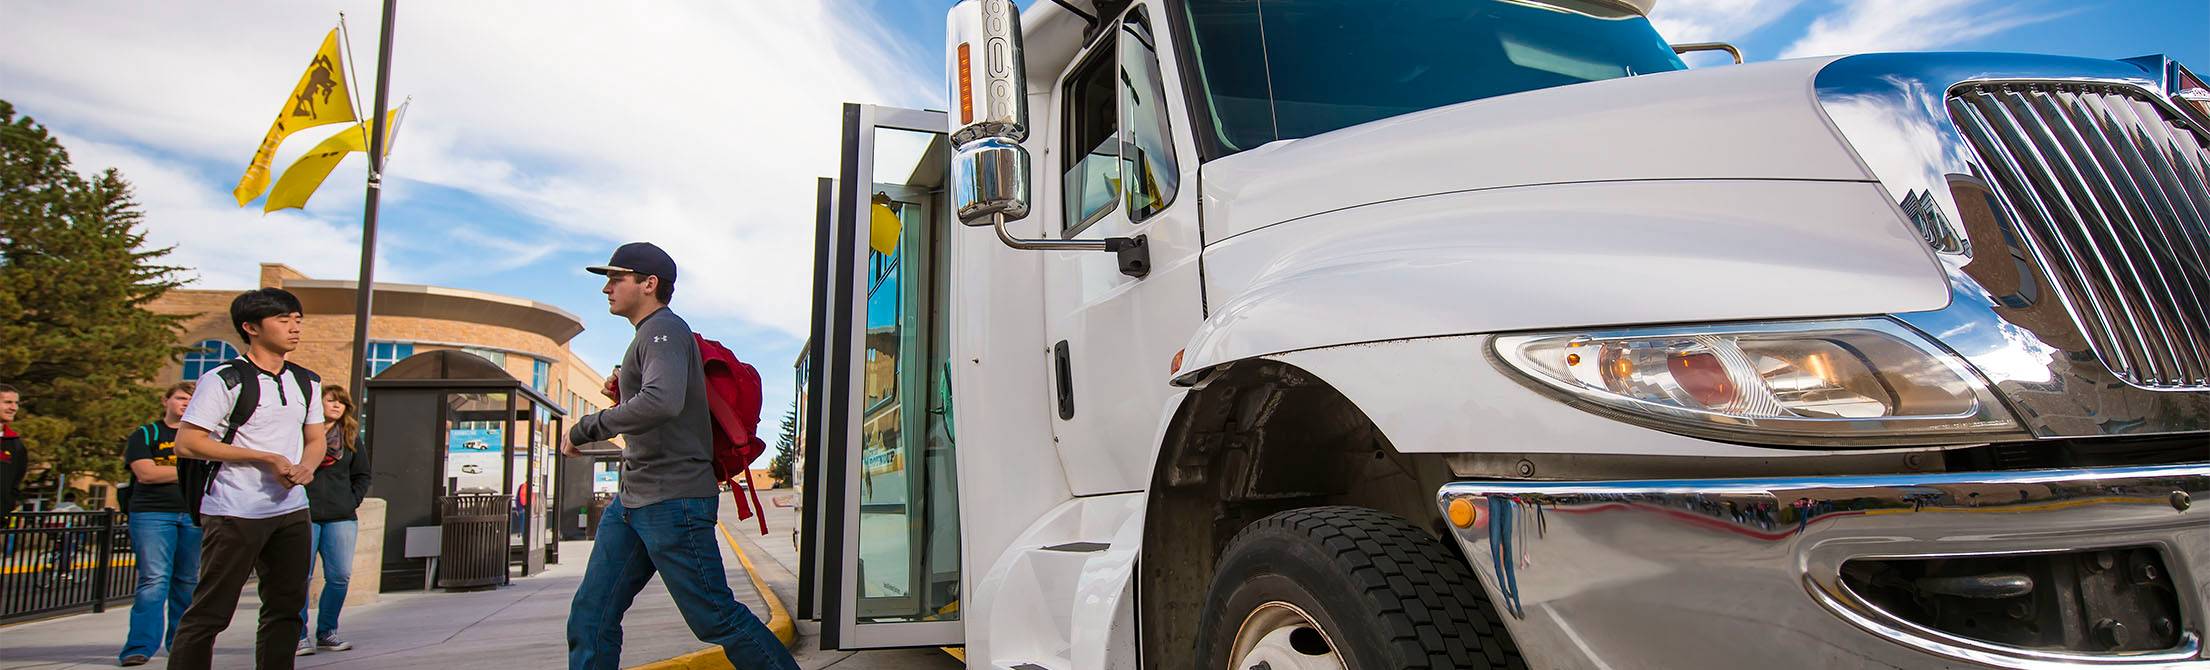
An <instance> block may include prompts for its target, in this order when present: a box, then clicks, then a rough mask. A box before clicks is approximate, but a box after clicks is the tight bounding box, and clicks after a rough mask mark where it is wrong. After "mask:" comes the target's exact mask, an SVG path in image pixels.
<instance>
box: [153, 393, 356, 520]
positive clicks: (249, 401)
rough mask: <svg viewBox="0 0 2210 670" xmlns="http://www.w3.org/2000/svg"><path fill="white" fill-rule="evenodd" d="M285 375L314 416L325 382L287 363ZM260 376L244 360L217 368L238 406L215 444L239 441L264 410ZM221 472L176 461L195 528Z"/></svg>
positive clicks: (208, 464) (212, 465)
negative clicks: (248, 423)
mask: <svg viewBox="0 0 2210 670" xmlns="http://www.w3.org/2000/svg"><path fill="white" fill-rule="evenodd" d="M284 372H289V373H292V381H295V382H298V383H299V397H301V398H304V399H305V400H303V401H302V402H305V403H307V411H308V412H314V411H315V400H316V398H315V397H314V390H315V382H318V381H321V380H322V378H321V377H317V376H315V373H313V372H309V371H308V370H307V368H303V367H299V366H298V365H297V364H294V363H292V362H291V361H285V362H284V370H283V372H279V373H277V374H278V375H282V374H283V373H284ZM259 374H261V371H260V369H258V368H256V367H255V366H254V365H253V362H252V361H248V360H246V359H244V358H234V359H231V360H229V361H225V362H224V363H223V364H222V365H220V366H217V367H216V368H215V376H216V377H218V378H220V379H222V382H223V387H224V388H232V389H237V390H238V402H237V404H235V405H232V406H231V407H230V420H229V426H230V427H228V428H225V429H223V434H222V437H219V438H216V440H215V441H217V442H221V443H223V444H230V441H231V440H232V439H236V438H237V437H238V429H239V428H240V427H243V426H245V425H246V421H248V420H250V419H252V418H253V410H254V409H256V408H259V407H260V406H261V380H259V379H257V378H256V377H255V375H259ZM307 416H310V417H312V416H314V415H313V414H308V415H307ZM222 468H223V464H222V461H206V460H200V459H197V458H185V457H182V456H178V457H177V459H176V477H177V483H178V484H181V485H182V486H181V490H183V492H184V507H185V509H188V510H191V512H192V524H193V525H199V522H200V502H201V501H204V500H206V499H207V491H208V489H211V488H214V486H215V473H216V472H217V471H220V470H222Z"/></svg>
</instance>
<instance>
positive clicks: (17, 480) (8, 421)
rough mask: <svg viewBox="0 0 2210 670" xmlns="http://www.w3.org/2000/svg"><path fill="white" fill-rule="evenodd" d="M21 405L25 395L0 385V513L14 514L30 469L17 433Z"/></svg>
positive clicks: (21, 438) (25, 452)
mask: <svg viewBox="0 0 2210 670" xmlns="http://www.w3.org/2000/svg"><path fill="white" fill-rule="evenodd" d="M22 405H23V394H22V393H20V392H17V391H16V390H15V387H13V386H9V385H7V384H0V514H6V513H9V512H13V511H15V498H16V489H17V487H19V486H22V485H23V472H24V471H26V470H29V469H30V468H31V454H30V451H29V450H26V449H24V448H23V436H21V435H17V434H15V413H16V411H17V410H19V409H21V408H22Z"/></svg>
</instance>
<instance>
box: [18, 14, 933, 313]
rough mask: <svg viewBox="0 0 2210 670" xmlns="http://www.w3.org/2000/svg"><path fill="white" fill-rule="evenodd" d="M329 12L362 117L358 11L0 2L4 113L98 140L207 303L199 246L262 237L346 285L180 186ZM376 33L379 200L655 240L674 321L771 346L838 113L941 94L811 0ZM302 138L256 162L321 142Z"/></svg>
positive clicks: (798, 309)
mask: <svg viewBox="0 0 2210 670" xmlns="http://www.w3.org/2000/svg"><path fill="white" fill-rule="evenodd" d="M339 9H344V10H347V11H348V14H349V16H350V17H351V23H352V32H353V35H352V41H353V48H354V53H355V54H356V55H358V56H359V57H360V58H361V59H362V62H359V63H356V64H355V68H356V70H357V71H358V74H359V76H360V77H361V79H360V80H359V81H358V82H357V83H356V84H355V90H356V94H357V95H359V96H360V97H361V100H360V105H361V106H362V107H363V108H364V109H365V108H367V106H368V105H369V104H371V102H370V100H369V95H370V93H371V90H372V84H371V82H372V81H373V80H374V76H375V73H374V72H372V71H371V70H372V69H373V65H374V62H373V56H374V53H375V47H376V44H375V40H376V23H377V9H376V6H375V4H374V3H372V2H365V1H360V0H354V1H348V2H337V3H329V4H320V5H317V6H316V7H314V8H307V7H304V6H302V5H301V4H299V3H291V2H259V3H226V4H220V5H204V4H197V3H182V4H179V3H156V2H130V3H117V2H82V3H11V4H10V5H9V6H8V11H7V14H8V20H7V21H5V22H0V82H6V88H7V91H6V92H5V95H6V96H8V97H9V99H10V100H11V101H13V102H15V103H17V106H18V109H19V112H20V113H24V114H30V115H33V116H36V117H39V118H41V119H42V120H44V121H46V122H48V123H49V124H50V125H55V126H57V127H62V128H67V129H71V130H72V131H80V132H79V133H78V134H79V135H89V136H96V137H99V138H101V139H103V140H112V143H110V144H107V145H103V146H101V147H100V148H98V149H90V150H89V151H90V152H91V154H93V155H84V154H85V153H86V151H88V150H86V149H80V147H79V145H81V144H85V142H84V141H83V140H82V139H73V140H71V141H72V144H71V145H70V146H71V148H72V149H73V150H76V151H78V153H79V154H80V156H81V157H80V159H79V163H80V164H82V165H87V166H90V165H116V166H118V167H121V168H123V170H124V171H125V173H126V176H127V177H128V178H130V179H131V180H132V181H134V182H136V183H137V184H138V185H139V188H140V192H141V195H142V197H143V199H144V201H145V205H146V211H147V214H148V220H149V222H151V223H152V224H153V225H155V226H156V227H157V228H159V229H160V230H162V231H165V232H163V233H162V234H163V235H173V236H174V237H171V238H158V239H169V240H172V241H174V242H176V243H178V244H179V245H180V246H179V251H178V255H177V256H176V258H177V259H178V260H180V261H184V262H191V263H194V264H195V265H198V266H199V267H201V268H202V271H201V274H202V275H204V276H205V277H206V278H207V281H208V282H209V283H215V282H217V281H218V280H221V281H224V282H227V281H229V278H228V277H227V275H229V274H232V273H233V272H232V271H231V270H230V268H239V269H241V270H244V271H247V272H250V270H249V269H247V268H250V267H251V262H250V261H244V262H242V263H241V261H240V260H238V259H235V258H231V257H229V256H228V255H226V254H228V253H229V252H225V251H222V250H219V249H210V248H207V247H210V246H221V245H224V244H227V243H229V242H228V240H231V239H235V238H231V237H229V236H228V235H227V234H226V233H228V232H234V231H255V234H257V235H258V234H261V233H263V232H268V233H270V234H275V233H274V232H273V231H274V229H279V228H284V227H285V226H294V227H297V228H299V230H286V232H284V234H282V235H279V237H280V238H281V239H282V240H283V244H284V245H285V246H286V249H285V253H288V254H293V255H287V256H280V257H278V259H281V260H285V261H286V262H293V263H295V264H298V265H302V266H304V267H302V269H305V270H308V271H309V273H310V274H316V275H318V276H332V277H344V276H350V275H351V274H352V271H351V266H352V264H355V263H357V262H358V260H357V257H356V256H355V255H354V254H355V252H354V249H355V247H354V246H352V245H354V244H357V242H355V241H354V240H357V238H356V237H354V236H353V234H352V233H351V226H350V225H343V224H327V223H322V222H319V221H318V220H317V219H315V218H313V217H311V216H300V215H298V214H297V213H292V214H275V215H270V216H268V217H266V218H264V217H262V216H261V215H260V214H259V212H257V211H254V209H246V210H237V209H234V208H229V207H228V197H229V196H228V193H227V187H228V186H229V184H227V183H225V184H222V187H223V188H220V189H214V188H209V186H208V184H207V183H206V180H205V179H204V178H199V179H195V178H194V177H193V173H192V171H191V170H190V169H188V168H185V167H183V165H184V164H185V162H186V161H190V162H201V163H214V164H232V163H234V164H236V165H238V166H239V167H241V168H242V167H243V165H244V163H245V160H246V158H248V155H249V153H250V151H251V150H252V148H253V146H254V145H255V144H256V143H257V142H258V141H259V139H260V137H261V135H262V133H263V132H264V131H265V130H266V129H267V124H268V122H269V121H270V119H271V118H272V115H273V113H274V112H275V111H276V109H277V107H278V106H279V104H280V103H281V102H282V99H283V95H284V92H285V91H286V90H287V89H288V87H289V86H291V85H292V84H293V83H294V82H295V81H297V78H298V76H299V70H300V69H301V68H302V67H303V66H304V65H305V63H306V60H307V59H308V57H309V55H310V54H311V53H312V50H313V48H314V46H315V44H316V42H317V41H318V40H319V39H320V38H321V35H322V33H323V32H324V31H326V30H328V26H329V25H330V24H331V23H332V22H333V19H334V18H335V17H334V14H335V13H336V10H339ZM396 33H397V40H396V42H395V54H396V63H395V64H394V66H393V71H392V74H393V77H392V90H393V93H394V99H393V100H392V101H391V104H392V105H397V104H398V102H399V100H398V99H397V98H399V97H404V96H412V97H413V100H414V106H413V107H412V108H411V109H410V110H409V113H408V118H407V121H406V126H405V128H404V129H403V130H402V133H401V134H402V135H404V137H402V138H401V141H400V143H399V144H398V146H397V150H396V152H395V154H394V155H393V158H392V161H393V163H392V166H391V170H390V175H389V176H390V177H391V178H392V179H393V180H396V181H394V182H392V183H391V185H390V187H389V188H387V192H388V193H389V196H387V197H399V196H402V195H403V194H404V193H405V192H406V191H407V190H408V189H407V185H408V184H407V182H408V180H414V181H417V182H422V183H428V184H435V185H440V186H446V187H451V188H457V189H461V190H464V191H468V192H471V193H474V194H476V195H478V196H482V197H485V198H488V199H490V200H491V201H493V202H494V203H496V204H497V205H499V206H501V207H504V208H507V209H509V210H512V211H514V212H518V213H520V215H521V216H522V217H525V218H527V219H529V220H532V221H534V222H537V223H541V224H543V225H545V226H548V227H549V229H548V230H546V231H545V233H546V234H545V235H544V239H555V240H583V241H585V242H584V243H585V244H590V245H592V246H593V247H594V248H596V247H603V248H605V249H611V248H612V246H613V243H615V242H619V241H627V240H632V239H644V240H652V241H655V242H658V243H660V244H661V245H662V246H663V247H666V248H667V249H668V250H669V251H670V253H672V254H673V255H674V256H675V257H676V259H677V260H678V262H679V263H681V264H682V266H683V267H684V269H685V272H684V273H683V279H684V281H683V283H684V285H685V288H686V290H685V291H684V292H683V293H684V295H686V296H688V297H687V298H686V300H685V304H686V306H687V311H690V312H696V313H700V315H701V316H709V317H712V316H720V317H733V318H738V319H741V320H744V321H747V322H751V323H758V324H763V325H767V326H770V327H773V328H775V329H778V330H781V331H783V332H786V333H802V332H803V331H804V330H805V328H806V309H805V305H806V303H807V300H808V296H807V295H806V290H807V286H809V283H808V282H807V281H805V279H804V278H805V277H806V276H807V273H808V271H809V269H810V265H811V238H812V233H813V211H812V209H813V198H812V193H813V178H814V177H816V176H826V175H831V174H833V171H834V170H835V163H836V148H837V135H838V130H839V128H840V123H841V119H840V116H839V107H838V105H839V103H842V102H845V101H854V102H882V103H890V104H905V105H931V106H939V105H935V104H934V101H935V100H936V98H937V97H939V96H940V95H941V94H940V93H939V92H938V91H937V89H938V88H939V86H938V84H937V82H935V81H933V80H934V76H933V75H929V76H919V75H917V74H916V73H920V72H933V71H934V65H933V64H932V63H927V62H921V61H916V60H915V59H914V58H912V57H911V54H912V53H915V52H916V51H918V52H919V53H928V52H932V51H933V50H934V49H933V47H932V45H924V47H927V48H921V49H918V50H916V49H915V48H914V47H913V46H911V45H900V46H895V47H894V46H891V45H892V43H893V40H894V38H893V36H892V33H891V32H890V31H888V30H886V29H885V28H884V27H883V26H880V25H876V24H875V23H874V19H873V18H871V17H869V16H867V15H865V14H864V13H859V12H852V11H843V10H840V8H838V7H835V6H831V1H830V0H778V1H774V2H768V1H743V2H735V3H716V2H703V1H702V2H688V3H680V4H677V3H651V4H645V5H631V4H603V3H582V2H573V3H570V2H559V3H553V2H537V3H528V2H520V1H518V0H510V1H506V2H496V3H494V2H437V3H411V4H404V5H402V6H401V7H400V13H399V26H398V29H397V31H396ZM310 133H313V134H312V135H310ZM310 133H302V134H301V135H300V136H298V137H295V138H294V139H293V140H291V141H290V142H288V143H286V145H285V149H286V151H284V152H281V153H280V154H279V156H278V158H277V160H276V163H275V164H276V165H278V166H283V165H287V164H289V161H290V159H291V157H292V156H295V155H297V153H298V152H300V151H302V150H304V148H305V147H307V146H310V145H312V144H313V140H314V139H319V136H320V135H321V134H326V133H314V131H310ZM353 163H358V161H354V162H353ZM348 167H353V166H352V165H350V164H349V166H348ZM353 169H355V170H358V169H359V168H358V167H353ZM344 174H345V172H344V171H343V169H341V171H340V172H339V173H338V175H334V176H333V177H332V183H333V184H336V183H340V180H341V179H342V178H343V175H344ZM355 174H358V173H357V172H356V173H355ZM321 197H323V198H330V197H333V196H332V195H331V194H330V193H327V192H326V193H324V194H323V195H322V196H321ZM318 201H319V198H318ZM335 219H336V220H342V221H345V222H346V223H349V222H350V221H349V213H348V217H336V218H335ZM477 241H478V242H480V240H477ZM417 242H430V243H435V242H436V241H434V240H430V241H420V240H418V241H417ZM453 242H454V243H456V244H470V243H471V242H470V241H469V240H467V239H455V240H453ZM523 251H524V252H525V253H535V254H538V255H542V254H544V253H548V252H550V251H552V250H551V249H524V250H523ZM259 255H260V256H262V258H258V259H254V260H264V259H268V255H267V254H259ZM339 256H342V257H343V258H344V259H346V262H345V263H343V264H338V266H336V267H327V268H326V267H321V266H322V265H324V264H326V263H327V261H326V260H322V259H327V258H333V257H339ZM295 258H296V259H299V260H294V259H295ZM216 264H222V265H216ZM382 266H383V264H382V263H379V268H381V267H382ZM218 268H220V269H218ZM424 270H434V269H432V268H424ZM385 276H389V275H386V274H385V273H384V272H383V271H382V270H381V269H380V270H379V277H385ZM439 278H440V277H439V276H436V275H434V274H432V275H431V276H427V277H423V278H421V279H420V280H422V281H433V282H434V281H438V280H439ZM248 285H250V282H249V283H248Z"/></svg>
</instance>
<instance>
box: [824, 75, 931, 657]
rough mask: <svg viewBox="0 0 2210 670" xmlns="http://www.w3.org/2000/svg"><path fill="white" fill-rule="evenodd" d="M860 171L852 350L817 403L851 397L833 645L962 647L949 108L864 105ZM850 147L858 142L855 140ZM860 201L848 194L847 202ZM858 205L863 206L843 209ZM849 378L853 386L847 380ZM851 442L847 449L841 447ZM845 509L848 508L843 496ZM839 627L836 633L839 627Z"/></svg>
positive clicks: (838, 467) (832, 549)
mask: <svg viewBox="0 0 2210 670" xmlns="http://www.w3.org/2000/svg"><path fill="white" fill-rule="evenodd" d="M862 109H863V110H864V111H863V112H862V113H861V116H862V118H863V119H869V120H870V121H872V122H863V123H860V124H857V125H856V132H857V133H859V137H849V136H848V137H847V142H848V143H856V144H857V147H856V151H853V152H852V153H849V154H847V155H848V156H853V157H855V158H857V159H858V160H859V161H860V163H859V164H858V165H851V166H846V168H847V169H846V170H845V171H844V174H845V175H847V179H846V180H840V182H839V186H840V187H841V188H843V189H844V190H843V192H841V193H838V194H837V198H838V199H839V203H838V204H839V208H838V212H839V221H838V222H837V224H838V227H839V229H838V231H837V233H836V235H835V239H836V240H837V241H838V243H839V246H841V247H842V249H841V250H840V251H841V252H842V253H844V254H846V255H847V256H846V258H848V259H849V260H850V261H851V265H850V266H849V267H851V268H852V270H851V273H850V274H849V275H846V276H847V277H848V282H847V283H846V284H845V286H848V287H850V288H849V289H848V290H849V291H850V294H849V296H848V298H849V303H848V304H850V305H851V311H850V312H849V313H848V315H847V318H846V320H845V321H844V322H843V324H842V325H841V326H837V327H833V328H832V331H834V330H837V329H838V328H841V329H842V332H840V333H838V334H839V335H841V336H842V339H843V340H844V342H845V344H844V345H838V344H837V343H834V342H832V343H830V348H831V349H830V350H831V351H834V350H835V349H836V348H837V347H839V346H842V347H843V348H844V349H843V351H841V352H835V353H840V354H842V353H844V352H849V353H848V354H845V355H849V356H850V357H851V358H850V359H849V362H850V364H849V365H848V366H847V368H846V371H845V373H844V377H843V378H842V379H836V378H835V377H836V375H834V374H832V375H830V376H829V377H828V378H825V379H826V380H827V381H828V382H829V383H830V384H834V385H837V386H841V387H843V388H842V389H841V390H839V389H830V390H829V391H828V393H826V394H818V395H817V397H835V396H834V394H837V393H843V394H845V395H844V397H845V398H849V402H848V404H846V407H848V409H847V410H846V411H844V413H843V414H844V415H843V416H835V415H836V414H837V411H836V410H835V409H834V407H833V406H832V408H831V409H830V410H829V411H828V414H829V415H831V416H829V417H828V420H827V421H825V422H824V424H825V425H828V426H832V427H834V426H842V427H843V428H844V430H843V431H842V434H841V435H838V434H835V433H833V432H832V433H831V434H828V435H824V436H823V437H824V439H825V440H826V441H825V442H824V443H823V444H822V447H823V450H824V452H825V453H826V452H828V451H830V450H837V449H839V448H841V451H842V454H841V455H842V458H841V459H840V458H836V457H834V456H832V457H830V458H827V459H824V460H826V461H827V462H826V463H825V464H824V465H826V467H827V469H828V470H829V472H825V473H824V476H823V480H822V481H823V484H824V485H825V486H828V487H834V488H835V489H837V490H832V491H825V492H823V494H822V495H821V496H820V497H819V498H817V500H819V501H821V502H822V503H823V504H824V506H825V507H828V508H831V509H828V510H824V512H823V516H824V521H825V522H826V523H828V524H831V525H832V527H829V528H825V529H824V532H825V533H834V534H837V536H838V538H837V539H838V540H840V542H828V541H825V542H824V543H822V545H821V550H822V551H821V557H820V562H821V563H822V567H823V569H824V574H823V578H822V584H821V588H822V590H823V591H824V593H823V594H822V598H821V605H822V606H823V640H824V645H825V646H832V647H836V648H843V649H861V648H880V647H899V646H933V645H942V644H958V643H959V641H960V640H961V639H962V638H961V635H962V628H961V623H960V615H959V597H960V588H961V579H960V576H961V575H960V554H959V525H958V509H959V507H958V496H957V491H956V482H955V481H954V477H953V473H954V472H955V470H954V468H953V463H954V460H953V459H954V455H953V454H954V445H953V441H952V437H953V436H952V434H951V430H950V428H949V418H950V416H951V411H952V410H951V398H950V395H949V392H948V389H949V388H950V384H949V383H948V380H947V379H945V377H944V375H946V374H947V372H948V371H947V367H948V366H947V364H946V360H947V356H948V353H947V350H946V348H945V347H946V345H947V342H945V340H944V337H943V333H944V332H945V327H946V320H945V319H944V314H943V306H944V305H945V304H946V302H945V290H946V289H947V282H946V281H945V278H946V277H948V275H947V274H946V273H945V272H944V269H945V268H944V263H943V262H942V260H943V252H944V251H945V250H948V249H949V246H948V245H947V244H945V243H944V238H945V237H946V236H948V235H949V234H950V233H951V221H950V218H951V217H950V211H949V206H948V203H947V200H946V197H945V196H946V194H945V193H944V186H945V183H944V182H945V175H946V172H947V167H948V165H947V160H948V158H949V154H950V148H949V147H948V146H947V144H946V142H945V139H944V136H943V130H942V129H943V127H944V125H943V124H944V120H943V116H942V114H941V113H936V112H915V111H911V110H896V109H888V108H880V107H866V108H862ZM848 146H850V144H848ZM846 199H849V200H846ZM847 202H848V203H851V206H850V207H845V206H843V204H844V203H847ZM840 382H841V383H840ZM839 442H841V443H842V444H838V443H839ZM839 503H841V504H839ZM832 629H834V630H832Z"/></svg>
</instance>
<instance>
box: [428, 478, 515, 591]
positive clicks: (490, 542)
mask: <svg viewBox="0 0 2210 670" xmlns="http://www.w3.org/2000/svg"><path fill="white" fill-rule="evenodd" d="M513 505H514V498H513V496H504V495H481V494H467V495H453V496H443V497H441V498H439V507H438V510H439V514H438V526H439V527H440V528H441V529H442V533H441V534H442V536H443V542H442V546H441V547H440V551H439V553H438V559H437V563H438V570H437V586H438V588H443V589H477V588H484V587H487V586H498V585H501V584H505V583H507V531H508V529H507V524H508V523H509V521H508V508H509V507H512V506H513Z"/></svg>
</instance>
